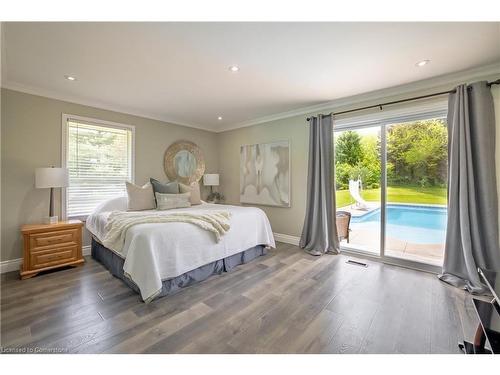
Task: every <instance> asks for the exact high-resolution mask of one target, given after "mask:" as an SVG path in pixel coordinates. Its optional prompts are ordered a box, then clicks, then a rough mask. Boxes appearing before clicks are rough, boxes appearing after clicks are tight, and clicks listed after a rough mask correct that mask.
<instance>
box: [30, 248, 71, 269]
mask: <svg viewBox="0 0 500 375" xmlns="http://www.w3.org/2000/svg"><path fill="white" fill-rule="evenodd" d="M77 253H78V247H77V246H67V247H58V248H57V249H51V250H45V251H38V252H36V253H32V254H31V256H30V263H31V268H45V267H49V266H53V265H56V264H59V263H65V262H68V261H70V260H76V259H77Z"/></svg>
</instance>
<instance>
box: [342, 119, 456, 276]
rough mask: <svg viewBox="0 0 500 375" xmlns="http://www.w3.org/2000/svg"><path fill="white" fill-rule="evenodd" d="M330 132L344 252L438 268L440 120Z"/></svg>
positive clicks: (443, 169) (442, 214)
mask: <svg viewBox="0 0 500 375" xmlns="http://www.w3.org/2000/svg"><path fill="white" fill-rule="evenodd" d="M334 134H335V136H334V142H335V186H336V199H337V200H336V202H337V229H338V231H339V234H340V235H341V247H342V248H343V250H348V251H360V252H365V253H368V254H371V255H375V256H379V257H382V258H384V259H386V260H391V261H392V262H395V263H405V264H408V265H412V264H413V265H414V264H417V265H418V264H426V265H431V266H441V265H442V262H443V253H444V240H445V233H446V216H447V213H446V201H447V198H446V194H447V193H446V191H447V186H446V183H447V174H446V173H447V145H448V140H447V129H446V123H445V120H444V119H443V118H440V117H427V118H420V119H418V120H412V121H403V122H398V123H389V122H385V123H384V122H381V123H378V124H376V125H371V126H363V127H359V126H351V127H343V128H341V129H335V133H334ZM349 217H350V222H348V223H346V222H347V221H348V220H347V219H348V218H349ZM346 226H348V229H346Z"/></svg>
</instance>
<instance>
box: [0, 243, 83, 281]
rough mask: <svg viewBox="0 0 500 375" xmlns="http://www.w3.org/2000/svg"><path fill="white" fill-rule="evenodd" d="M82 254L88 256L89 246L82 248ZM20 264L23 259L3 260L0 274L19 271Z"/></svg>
mask: <svg viewBox="0 0 500 375" xmlns="http://www.w3.org/2000/svg"><path fill="white" fill-rule="evenodd" d="M82 254H83V256H87V255H90V245H87V246H83V247H82ZM22 262H23V258H17V259H11V260H5V261H3V262H0V274H1V273H7V272H12V271H19V268H20V267H21V263H22Z"/></svg>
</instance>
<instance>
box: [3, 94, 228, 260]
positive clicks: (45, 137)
mask: <svg viewBox="0 0 500 375" xmlns="http://www.w3.org/2000/svg"><path fill="white" fill-rule="evenodd" d="M1 94H2V95H1V120H2V135H1V136H2V139H1V142H2V143H1V152H2V154H1V156H2V160H1V162H2V168H1V176H2V179H1V192H2V199H1V201H2V202H1V207H2V212H1V222H2V226H1V230H2V232H1V233H2V238H1V243H2V247H1V258H0V259H1V260H2V261H5V260H10V259H16V258H20V257H21V246H22V241H21V236H20V234H19V229H20V227H21V225H22V224H26V223H37V222H40V220H41V219H42V217H43V216H46V215H47V213H48V201H49V192H48V190H46V189H35V188H34V173H35V168H37V167H44V166H50V165H55V166H59V165H61V115H62V113H67V114H72V115H79V116H85V117H92V118H97V119H102V120H107V121H114V122H119V123H124V124H129V125H135V163H136V164H135V181H136V183H138V184H142V183H145V182H146V181H147V180H148V179H149V177H155V178H158V179H161V180H166V176H165V173H164V172H163V164H162V161H163V153H164V152H165V149H166V148H167V147H168V146H169V145H170V144H171V143H172V142H175V141H177V140H181V139H185V140H190V141H192V142H195V143H196V144H198V145H199V146H200V148H201V149H202V150H203V152H204V154H205V161H206V170H207V172H217V170H218V156H217V147H216V146H217V135H216V134H215V133H211V132H207V131H203V130H198V129H193V128H188V127H184V126H178V125H173V124H168V123H165V122H161V121H155V120H150V119H145V118H141V117H136V116H131V115H126V114H122V113H117V112H111V111H106V110H102V109H97V108H92V107H87V106H83V105H78V104H73V103H68V102H63V101H59V100H53V99H49V98H45V97H41V96H35V95H30V94H25V93H21V92H17V91H12V90H7V89H2V92H1ZM59 206H60V198H59V194H58V195H57V197H56V212H58V213H59V214H60V207H59ZM84 242H85V244H89V236H88V234H86V235H85V241H84Z"/></svg>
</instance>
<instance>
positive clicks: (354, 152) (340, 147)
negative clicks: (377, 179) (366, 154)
mask: <svg viewBox="0 0 500 375" xmlns="http://www.w3.org/2000/svg"><path fill="white" fill-rule="evenodd" d="M361 160H363V150H362V147H361V137H360V136H359V134H358V133H356V132H355V131H351V130H348V131H345V132H343V133H342V134H341V135H339V137H338V138H337V140H336V142H335V163H339V164H349V165H351V166H355V165H357V164H358V163H359V162H361Z"/></svg>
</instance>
